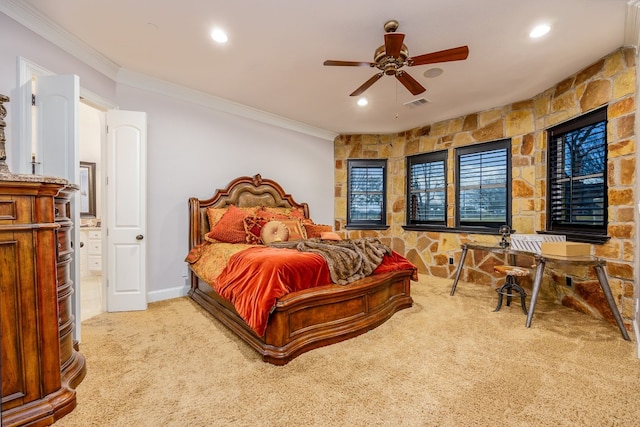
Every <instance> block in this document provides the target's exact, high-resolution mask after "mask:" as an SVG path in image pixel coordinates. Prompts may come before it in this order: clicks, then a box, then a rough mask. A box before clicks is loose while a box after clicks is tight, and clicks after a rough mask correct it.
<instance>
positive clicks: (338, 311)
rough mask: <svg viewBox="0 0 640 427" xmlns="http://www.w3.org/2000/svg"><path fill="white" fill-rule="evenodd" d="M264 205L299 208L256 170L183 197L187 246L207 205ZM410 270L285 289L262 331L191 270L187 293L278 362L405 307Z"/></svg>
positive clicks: (199, 235)
mask: <svg viewBox="0 0 640 427" xmlns="http://www.w3.org/2000/svg"><path fill="white" fill-rule="evenodd" d="M232 204H233V205H235V206H237V207H248V206H270V207H284V208H291V207H298V208H302V209H303V211H304V215H305V217H306V218H309V207H308V205H307V204H306V203H297V202H296V201H295V200H294V199H293V198H292V197H291V195H289V194H286V193H285V192H284V190H283V189H282V187H281V186H280V185H279V184H278V183H276V182H275V181H272V180H269V179H262V177H261V176H260V175H255V176H253V177H248V176H245V177H240V178H237V179H235V180H233V181H232V182H231V183H230V184H229V185H228V186H227V187H226V188H225V189H219V190H217V191H216V193H215V194H214V195H213V197H211V198H210V199H207V200H199V199H197V198H190V199H189V249H190V250H191V249H192V248H193V247H195V246H197V245H199V244H201V243H202V242H203V241H204V236H205V234H206V233H208V231H209V223H208V219H207V214H206V210H207V208H209V207H218V208H220V207H225V206H229V205H232ZM411 275H412V272H411V271H410V270H400V271H394V272H390V273H383V274H374V275H372V276H369V277H365V278H363V279H360V280H358V281H356V282H353V283H351V284H349V285H347V286H341V285H335V284H329V285H324V286H319V287H315V288H310V289H306V290H303V291H297V292H293V293H290V294H288V295H286V296H284V297H282V298H279V299H278V300H277V303H276V307H275V309H274V311H273V312H272V313H271V315H270V317H269V322H268V325H267V329H266V332H265V334H264V335H263V336H258V335H257V334H256V332H254V331H253V330H252V329H251V328H250V327H249V326H248V325H247V323H246V322H245V321H244V320H243V319H242V318H241V317H240V316H239V315H238V314H237V312H236V311H235V309H234V308H233V306H232V305H231V303H229V302H228V301H226V300H225V299H223V298H222V297H221V296H219V295H218V294H217V293H216V292H215V291H214V289H213V288H212V287H211V286H210V285H209V284H207V283H205V282H204V281H203V280H202V279H201V278H199V277H198V276H197V275H196V274H195V273H194V272H193V271H190V281H191V288H190V291H189V296H190V297H191V298H192V299H193V300H194V301H196V302H197V303H198V304H200V305H201V306H202V307H203V308H204V309H205V310H207V311H208V312H209V313H211V314H212V315H213V316H214V317H215V318H216V319H218V320H219V321H220V322H222V323H223V324H224V325H225V326H227V327H228V328H229V329H231V330H232V331H233V332H234V333H236V334H237V335H238V336H239V337H240V338H242V339H243V340H244V341H246V342H247V343H248V344H249V345H250V346H251V347H253V348H254V349H255V350H256V351H258V353H260V354H261V355H262V358H263V360H264V361H266V362H269V363H272V364H275V365H284V364H286V363H288V362H289V361H290V360H292V359H293V358H295V357H296V356H299V355H300V354H302V353H304V352H307V351H309V350H312V349H314V348H318V347H321V346H325V345H329V344H333V343H336V342H339V341H343V340H346V339H349V338H352V337H355V336H357V335H359V334H362V333H364V332H367V331H369V330H371V329H373V328H375V327H377V326H379V325H381V324H382V323H384V322H385V321H386V320H388V319H389V318H390V317H391V316H393V314H394V313H395V312H397V311H399V310H402V309H405V308H408V307H411V305H412V303H413V300H412V298H411V295H410V280H411Z"/></svg>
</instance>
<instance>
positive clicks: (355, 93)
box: [349, 73, 384, 96]
mask: <svg viewBox="0 0 640 427" xmlns="http://www.w3.org/2000/svg"><path fill="white" fill-rule="evenodd" d="M382 76H384V73H378V74H375V75H374V76H373V77H371V78H370V79H369V80H367V81H366V82H364V83H363V84H362V86H360V87H359V88H358V89H356V90H354V91H353V93H352V94H351V95H349V96H358V95H360V94H362V93H363V92H364V91H365V90H367V89H369V88H370V87H371V85H372V84H374V83H375V82H377V81H378V79H379V78H380V77H382Z"/></svg>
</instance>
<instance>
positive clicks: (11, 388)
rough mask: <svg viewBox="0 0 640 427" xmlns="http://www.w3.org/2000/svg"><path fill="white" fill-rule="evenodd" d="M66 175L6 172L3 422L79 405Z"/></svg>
mask: <svg viewBox="0 0 640 427" xmlns="http://www.w3.org/2000/svg"><path fill="white" fill-rule="evenodd" d="M74 187H75V186H73V185H69V184H68V182H67V181H66V180H63V179H59V178H49V177H41V176H40V177H38V176H33V175H11V174H8V175H6V174H0V295H1V300H0V318H1V321H0V326H1V328H0V332H1V333H2V339H1V345H2V349H1V350H2V351H1V354H2V368H1V370H2V426H3V427H5V426H20V425H29V426H45V425H50V424H52V423H53V422H55V421H56V420H57V419H59V418H61V417H62V416H64V415H66V414H68V413H69V412H71V411H72V410H73V408H75V406H76V392H75V387H76V386H77V385H78V384H79V383H80V382H81V381H82V379H83V378H84V375H85V373H86V368H85V360H84V356H82V354H80V353H79V352H78V349H77V343H75V342H74V340H73V329H74V316H73V309H72V301H73V293H74V289H73V282H72V281H71V279H70V268H71V262H72V256H73V244H72V239H71V229H72V228H73V222H72V220H71V215H70V210H71V209H70V201H71V197H72V195H73V192H74V191H76V188H74Z"/></svg>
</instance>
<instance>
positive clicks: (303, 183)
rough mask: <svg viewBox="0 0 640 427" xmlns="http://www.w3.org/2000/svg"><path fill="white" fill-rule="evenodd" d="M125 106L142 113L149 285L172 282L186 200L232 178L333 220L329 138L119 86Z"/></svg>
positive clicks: (181, 253)
mask: <svg viewBox="0 0 640 427" xmlns="http://www.w3.org/2000/svg"><path fill="white" fill-rule="evenodd" d="M117 99H118V105H119V106H120V108H121V109H123V110H134V111H146V112H147V114H148V119H147V120H148V195H149V196H148V197H149V199H148V206H147V210H148V219H147V221H148V226H149V233H148V234H149V241H148V254H149V260H150V262H149V271H148V277H149V281H148V289H149V290H150V291H157V290H161V289H162V285H163V284H164V285H165V286H166V284H168V283H178V282H179V281H182V282H183V283H184V278H181V275H180V274H181V272H183V271H184V269H183V265H184V263H183V260H184V257H185V256H186V253H187V250H188V239H187V231H188V230H187V225H188V209H187V200H188V199H189V197H198V198H201V199H208V198H210V197H211V196H212V195H213V193H214V192H215V190H216V189H218V188H224V187H226V185H227V184H228V183H229V182H230V181H232V180H233V179H234V178H236V177H238V176H253V175H255V174H257V173H259V174H261V175H262V177H263V178H268V179H273V180H275V181H277V182H278V183H280V184H281V185H282V187H283V188H284V189H285V191H287V192H288V193H290V194H292V195H293V197H294V199H296V200H297V201H304V202H307V203H309V209H310V213H311V217H312V218H313V219H314V220H315V221H316V222H318V223H325V224H326V223H331V222H332V221H333V143H332V142H331V141H327V140H322V139H320V138H314V137H311V136H305V135H301V134H300V133H297V132H294V131H289V130H286V129H281V128H276V127H274V126H271V125H268V124H264V123H260V122H256V121H252V120H248V119H245V118H242V117H238V116H235V115H231V114H226V113H223V112H219V111H213V110H211V109H208V108H206V107H202V106H198V105H194V104H190V103H187V102H183V101H177V100H175V99H172V98H170V97H168V96H164V95H161V94H156V93H151V92H148V91H144V90H140V89H136V88H133V87H129V86H125V85H119V86H118V96H117Z"/></svg>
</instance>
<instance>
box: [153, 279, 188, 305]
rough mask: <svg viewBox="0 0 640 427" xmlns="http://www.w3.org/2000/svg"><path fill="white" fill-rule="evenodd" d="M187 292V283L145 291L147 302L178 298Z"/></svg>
mask: <svg viewBox="0 0 640 427" xmlns="http://www.w3.org/2000/svg"><path fill="white" fill-rule="evenodd" d="M188 292H189V285H188V284H186V283H185V284H184V285H183V286H176V287H175V288H169V289H162V290H160V291H150V292H147V302H148V303H151V302H158V301H164V300H167V299H173V298H180V297H184V296H186V295H187V293H188Z"/></svg>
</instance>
